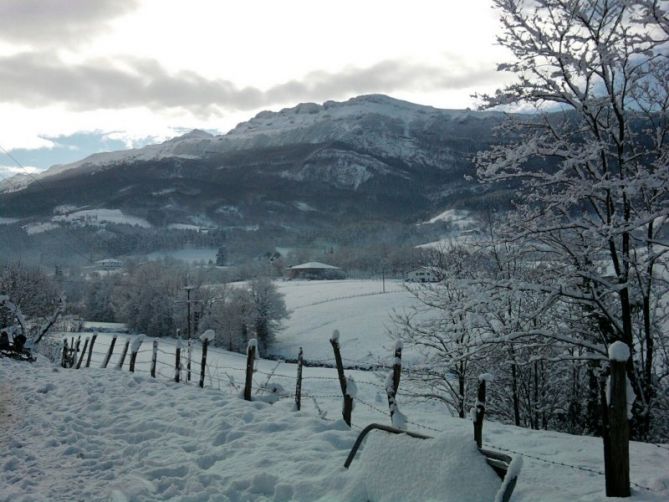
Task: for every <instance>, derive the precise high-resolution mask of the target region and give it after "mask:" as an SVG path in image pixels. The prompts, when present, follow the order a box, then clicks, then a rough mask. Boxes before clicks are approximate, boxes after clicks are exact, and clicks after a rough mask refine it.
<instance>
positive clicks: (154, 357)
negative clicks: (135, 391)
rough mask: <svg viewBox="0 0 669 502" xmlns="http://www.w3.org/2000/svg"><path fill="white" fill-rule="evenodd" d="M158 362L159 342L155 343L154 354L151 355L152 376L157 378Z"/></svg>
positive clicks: (155, 341)
mask: <svg viewBox="0 0 669 502" xmlns="http://www.w3.org/2000/svg"><path fill="white" fill-rule="evenodd" d="M157 362H158V340H154V341H153V353H152V354H151V376H152V377H153V378H156V363H157Z"/></svg>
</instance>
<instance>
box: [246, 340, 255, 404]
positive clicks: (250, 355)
mask: <svg viewBox="0 0 669 502" xmlns="http://www.w3.org/2000/svg"><path fill="white" fill-rule="evenodd" d="M255 357H256V340H255V338H253V339H251V340H249V343H248V345H247V347H246V381H245V382H244V399H245V400H246V401H250V400H251V389H252V387H253V360H254V359H255Z"/></svg>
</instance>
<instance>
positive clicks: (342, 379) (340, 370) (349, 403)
mask: <svg viewBox="0 0 669 502" xmlns="http://www.w3.org/2000/svg"><path fill="white" fill-rule="evenodd" d="M330 343H331V344H332V350H334V355H335V363H336V364H337V375H338V376H339V386H340V387H341V393H342V395H343V396H344V407H343V408H342V416H343V418H344V422H346V425H348V426H349V427H350V426H351V413H352V412H353V396H351V393H350V392H347V390H348V389H347V387H348V386H347V381H346V376H345V375H344V364H343V363H342V360H341V350H340V347H339V331H337V330H334V331H333V332H332V336H331V337H330Z"/></svg>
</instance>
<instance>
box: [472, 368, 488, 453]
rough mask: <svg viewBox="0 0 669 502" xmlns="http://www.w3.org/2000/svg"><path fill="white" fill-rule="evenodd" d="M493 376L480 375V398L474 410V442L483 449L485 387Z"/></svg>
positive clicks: (478, 397)
mask: <svg viewBox="0 0 669 502" xmlns="http://www.w3.org/2000/svg"><path fill="white" fill-rule="evenodd" d="M492 378H493V377H492V375H491V374H490V373H483V374H482V375H479V389H478V396H477V399H476V407H475V408H474V409H473V410H472V411H473V416H472V420H473V421H474V440H475V441H476V446H478V447H479V448H481V447H482V446H483V418H484V416H485V390H486V389H485V387H486V382H491V381H492Z"/></svg>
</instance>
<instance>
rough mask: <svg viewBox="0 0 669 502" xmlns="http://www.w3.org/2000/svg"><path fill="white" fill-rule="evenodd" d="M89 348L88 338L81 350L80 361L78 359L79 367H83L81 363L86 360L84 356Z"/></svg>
mask: <svg viewBox="0 0 669 502" xmlns="http://www.w3.org/2000/svg"><path fill="white" fill-rule="evenodd" d="M87 348H88V338H86V340H85V341H84V348H83V349H82V351H81V355H80V356H79V361H77V369H79V368H81V363H82V362H83V360H84V356H85V355H86V349H87Z"/></svg>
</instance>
